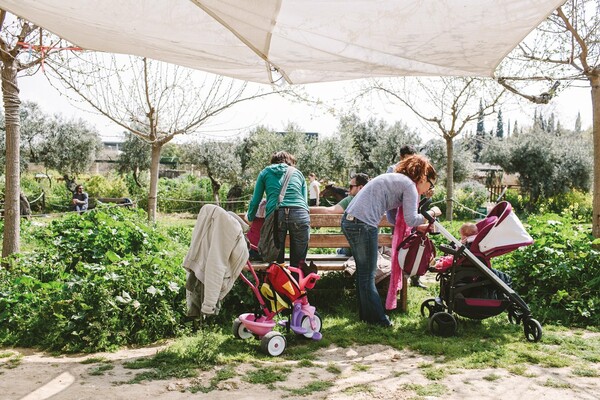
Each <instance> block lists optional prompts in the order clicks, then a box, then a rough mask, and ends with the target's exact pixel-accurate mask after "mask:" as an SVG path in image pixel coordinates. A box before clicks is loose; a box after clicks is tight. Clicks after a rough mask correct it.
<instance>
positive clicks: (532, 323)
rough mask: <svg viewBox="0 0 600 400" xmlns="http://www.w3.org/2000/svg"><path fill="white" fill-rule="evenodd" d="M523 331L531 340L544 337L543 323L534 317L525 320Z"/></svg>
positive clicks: (535, 340) (536, 340)
mask: <svg viewBox="0 0 600 400" xmlns="http://www.w3.org/2000/svg"><path fill="white" fill-rule="evenodd" d="M523 332H525V338H526V339H527V341H529V342H539V341H540V340H541V339H542V325H541V324H540V323H539V322H538V321H537V320H535V319H533V318H528V319H525V320H523Z"/></svg>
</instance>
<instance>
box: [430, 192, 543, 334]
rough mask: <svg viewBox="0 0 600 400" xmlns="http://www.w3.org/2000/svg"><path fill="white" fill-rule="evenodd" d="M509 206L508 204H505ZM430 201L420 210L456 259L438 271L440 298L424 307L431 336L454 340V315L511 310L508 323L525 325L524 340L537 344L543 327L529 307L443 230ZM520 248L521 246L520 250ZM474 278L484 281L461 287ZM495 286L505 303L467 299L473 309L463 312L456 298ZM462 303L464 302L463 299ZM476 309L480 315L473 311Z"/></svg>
mask: <svg viewBox="0 0 600 400" xmlns="http://www.w3.org/2000/svg"><path fill="white" fill-rule="evenodd" d="M503 203H506V202H503ZM430 204H431V199H425V200H423V201H422V202H421V204H420V206H419V212H420V213H421V214H422V215H423V216H424V217H425V218H426V219H427V220H428V221H429V223H430V224H432V225H433V227H434V229H435V231H436V232H439V233H440V234H441V235H442V236H443V237H444V238H446V239H447V240H449V241H450V242H452V244H453V245H454V247H451V246H449V245H444V244H442V245H440V246H438V247H439V248H440V250H442V252H444V253H446V254H451V255H453V257H454V260H453V262H452V266H451V267H450V268H449V269H448V270H446V271H443V272H439V271H437V270H435V269H430V270H432V271H437V272H438V276H437V278H436V279H437V280H438V281H440V296H438V297H436V298H432V299H427V300H425V301H424V302H423V303H422V304H421V315H423V316H426V314H428V315H427V316H428V317H429V323H428V325H429V330H430V331H431V333H433V334H436V335H439V336H445V337H447V336H452V335H454V334H455V333H456V330H457V322H456V318H455V317H454V315H453V314H458V315H461V316H465V317H467V318H471V319H484V318H488V317H491V316H494V315H498V314H500V313H501V312H503V311H505V310H506V309H508V319H509V321H510V322H511V323H515V324H519V323H521V322H523V330H524V334H525V338H526V339H527V340H528V341H530V342H538V341H540V340H541V338H542V326H541V324H540V323H539V322H538V321H537V320H535V319H533V317H532V315H531V311H530V309H529V306H528V305H527V303H525V301H524V300H523V299H522V298H521V296H519V295H518V294H517V293H516V292H515V291H514V290H513V289H512V288H511V287H509V286H508V285H507V284H506V283H505V282H504V281H503V280H502V279H500V278H499V277H498V276H497V275H496V274H495V273H494V272H493V271H492V269H491V266H490V265H486V264H485V263H484V262H483V261H482V260H481V259H480V258H479V257H477V256H476V255H475V254H473V252H472V251H471V250H470V249H469V248H468V247H467V246H465V244H463V243H461V242H460V241H459V240H458V239H456V238H455V237H454V236H453V235H452V234H451V233H450V232H448V231H447V230H446V229H445V228H444V226H442V224H441V223H440V222H439V221H438V220H437V219H436V218H434V217H432V216H431V215H430V214H429V213H428V212H427V210H428V208H429V205H430ZM500 205H502V206H503V207H508V212H512V211H511V210H510V204H508V203H507V205H506V204H502V203H499V204H498V205H496V207H494V209H493V210H492V211H490V213H489V214H488V218H489V217H490V216H492V214H493V213H494V212H495V210H496V209H497V208H499V206H500ZM531 243H532V241H530V242H523V243H522V244H520V245H528V244H531ZM520 245H518V246H520ZM508 251H510V250H507V249H506V248H502V247H500V248H499V250H498V251H497V252H496V254H495V255H500V254H504V253H506V252H508ZM459 260H468V262H469V264H470V265H468V266H463V265H459ZM467 276H474V277H478V278H483V279H480V280H477V281H474V282H472V283H467V284H464V283H461V284H459V282H461V280H462V277H467ZM488 285H492V286H493V287H494V289H496V290H497V291H500V292H501V294H503V295H504V298H503V299H466V298H465V299H464V300H465V302H466V303H469V301H470V302H471V305H473V307H471V308H469V307H470V306H469V305H468V304H467V305H466V307H465V308H462V309H461V307H460V306H461V305H462V304H461V303H460V302H457V297H461V295H462V294H463V292H465V291H467V290H470V289H473V288H478V287H484V286H488ZM461 301H462V298H461ZM473 309H477V311H473Z"/></svg>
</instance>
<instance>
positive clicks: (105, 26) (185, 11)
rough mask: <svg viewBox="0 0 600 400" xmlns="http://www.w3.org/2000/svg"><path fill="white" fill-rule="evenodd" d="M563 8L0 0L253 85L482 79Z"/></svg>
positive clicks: (462, 1) (384, 1) (550, 4)
mask: <svg viewBox="0 0 600 400" xmlns="http://www.w3.org/2000/svg"><path fill="white" fill-rule="evenodd" d="M564 1H565V0H0V8H3V9H5V10H8V11H10V12H12V13H14V14H16V15H18V16H20V17H23V18H25V19H27V20H29V21H31V22H33V23H35V24H37V25H39V26H41V27H43V28H45V29H47V30H49V31H51V32H53V33H55V34H56V35H59V36H61V37H62V38H64V39H66V40H68V41H70V42H72V43H74V44H76V45H78V46H81V47H83V48H85V49H90V50H98V51H105V52H111V53H123V54H133V55H138V56H145V57H149V58H153V59H157V60H161V61H166V62H170V63H174V64H179V65H183V66H186V67H191V68H196V69H200V70H204V71H208V72H213V73H217V74H221V75H226V76H230V77H233V78H238V79H244V80H248V81H254V82H262V83H270V82H272V81H274V80H277V79H278V78H281V77H283V78H284V79H285V80H287V81H288V83H313V82H327V81H338V80H346V79H355V78H365V77H385V76H399V75H414V76H416V75H420V76H491V75H492V74H493V72H494V70H495V69H496V67H497V65H498V64H499V63H500V61H501V60H502V59H503V58H504V57H505V55H506V54H508V53H509V52H510V51H511V50H512V49H513V48H514V47H515V46H516V45H517V44H518V43H519V42H520V41H521V40H522V39H523V38H524V37H525V36H526V35H527V34H528V33H529V32H530V31H532V30H533V29H534V28H535V27H536V26H537V25H538V24H539V23H540V22H541V21H543V20H544V19H545V18H546V17H547V16H548V15H549V14H550V13H551V12H552V11H553V10H554V9H556V8H557V7H558V6H560V5H561V4H562V3H564Z"/></svg>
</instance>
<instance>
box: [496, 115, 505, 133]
mask: <svg viewBox="0 0 600 400" xmlns="http://www.w3.org/2000/svg"><path fill="white" fill-rule="evenodd" d="M496 137H497V138H500V139H502V138H503V137H504V122H503V121H502V110H501V109H500V110H498V122H497V123H496Z"/></svg>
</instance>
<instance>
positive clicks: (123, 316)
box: [0, 208, 185, 352]
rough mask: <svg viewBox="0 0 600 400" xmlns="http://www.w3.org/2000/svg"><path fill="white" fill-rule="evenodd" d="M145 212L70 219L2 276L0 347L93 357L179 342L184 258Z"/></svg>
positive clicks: (112, 211) (44, 233) (55, 225)
mask: <svg viewBox="0 0 600 400" xmlns="http://www.w3.org/2000/svg"><path fill="white" fill-rule="evenodd" d="M143 221H145V215H144V213H143V212H141V211H132V210H127V209H123V208H106V209H95V210H92V211H90V212H88V213H85V214H81V215H80V214H68V215H66V216H65V217H63V218H61V219H59V220H56V221H53V222H52V223H51V224H50V225H49V226H48V228H46V229H43V230H40V231H39V232H38V234H37V237H38V239H39V240H40V241H42V242H43V243H44V244H45V249H44V250H43V251H38V252H33V253H30V254H24V255H21V256H20V257H19V258H16V259H13V260H11V263H10V267H9V268H8V269H0V293H2V296H0V344H2V345H17V346H32V347H41V348H44V349H50V350H58V351H62V352H77V351H86V352H95V351H103V350H110V349H114V348H116V347H119V346H124V345H132V344H139V345H141V344H148V343H151V342H154V341H156V340H159V339H162V338H166V337H170V336H175V335H179V334H181V333H182V332H183V330H184V329H185V328H184V325H183V324H182V319H183V316H184V297H185V294H184V289H183V287H184V285H185V274H184V271H183V269H182V268H181V261H182V259H181V254H182V251H181V250H180V249H179V250H178V251H174V250H175V248H174V247H173V246H176V243H174V242H170V241H169V240H166V238H164V237H163V236H161V235H160V234H159V233H157V232H156V231H154V230H153V229H151V228H150V227H148V226H147V225H146V224H145V222H143Z"/></svg>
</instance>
